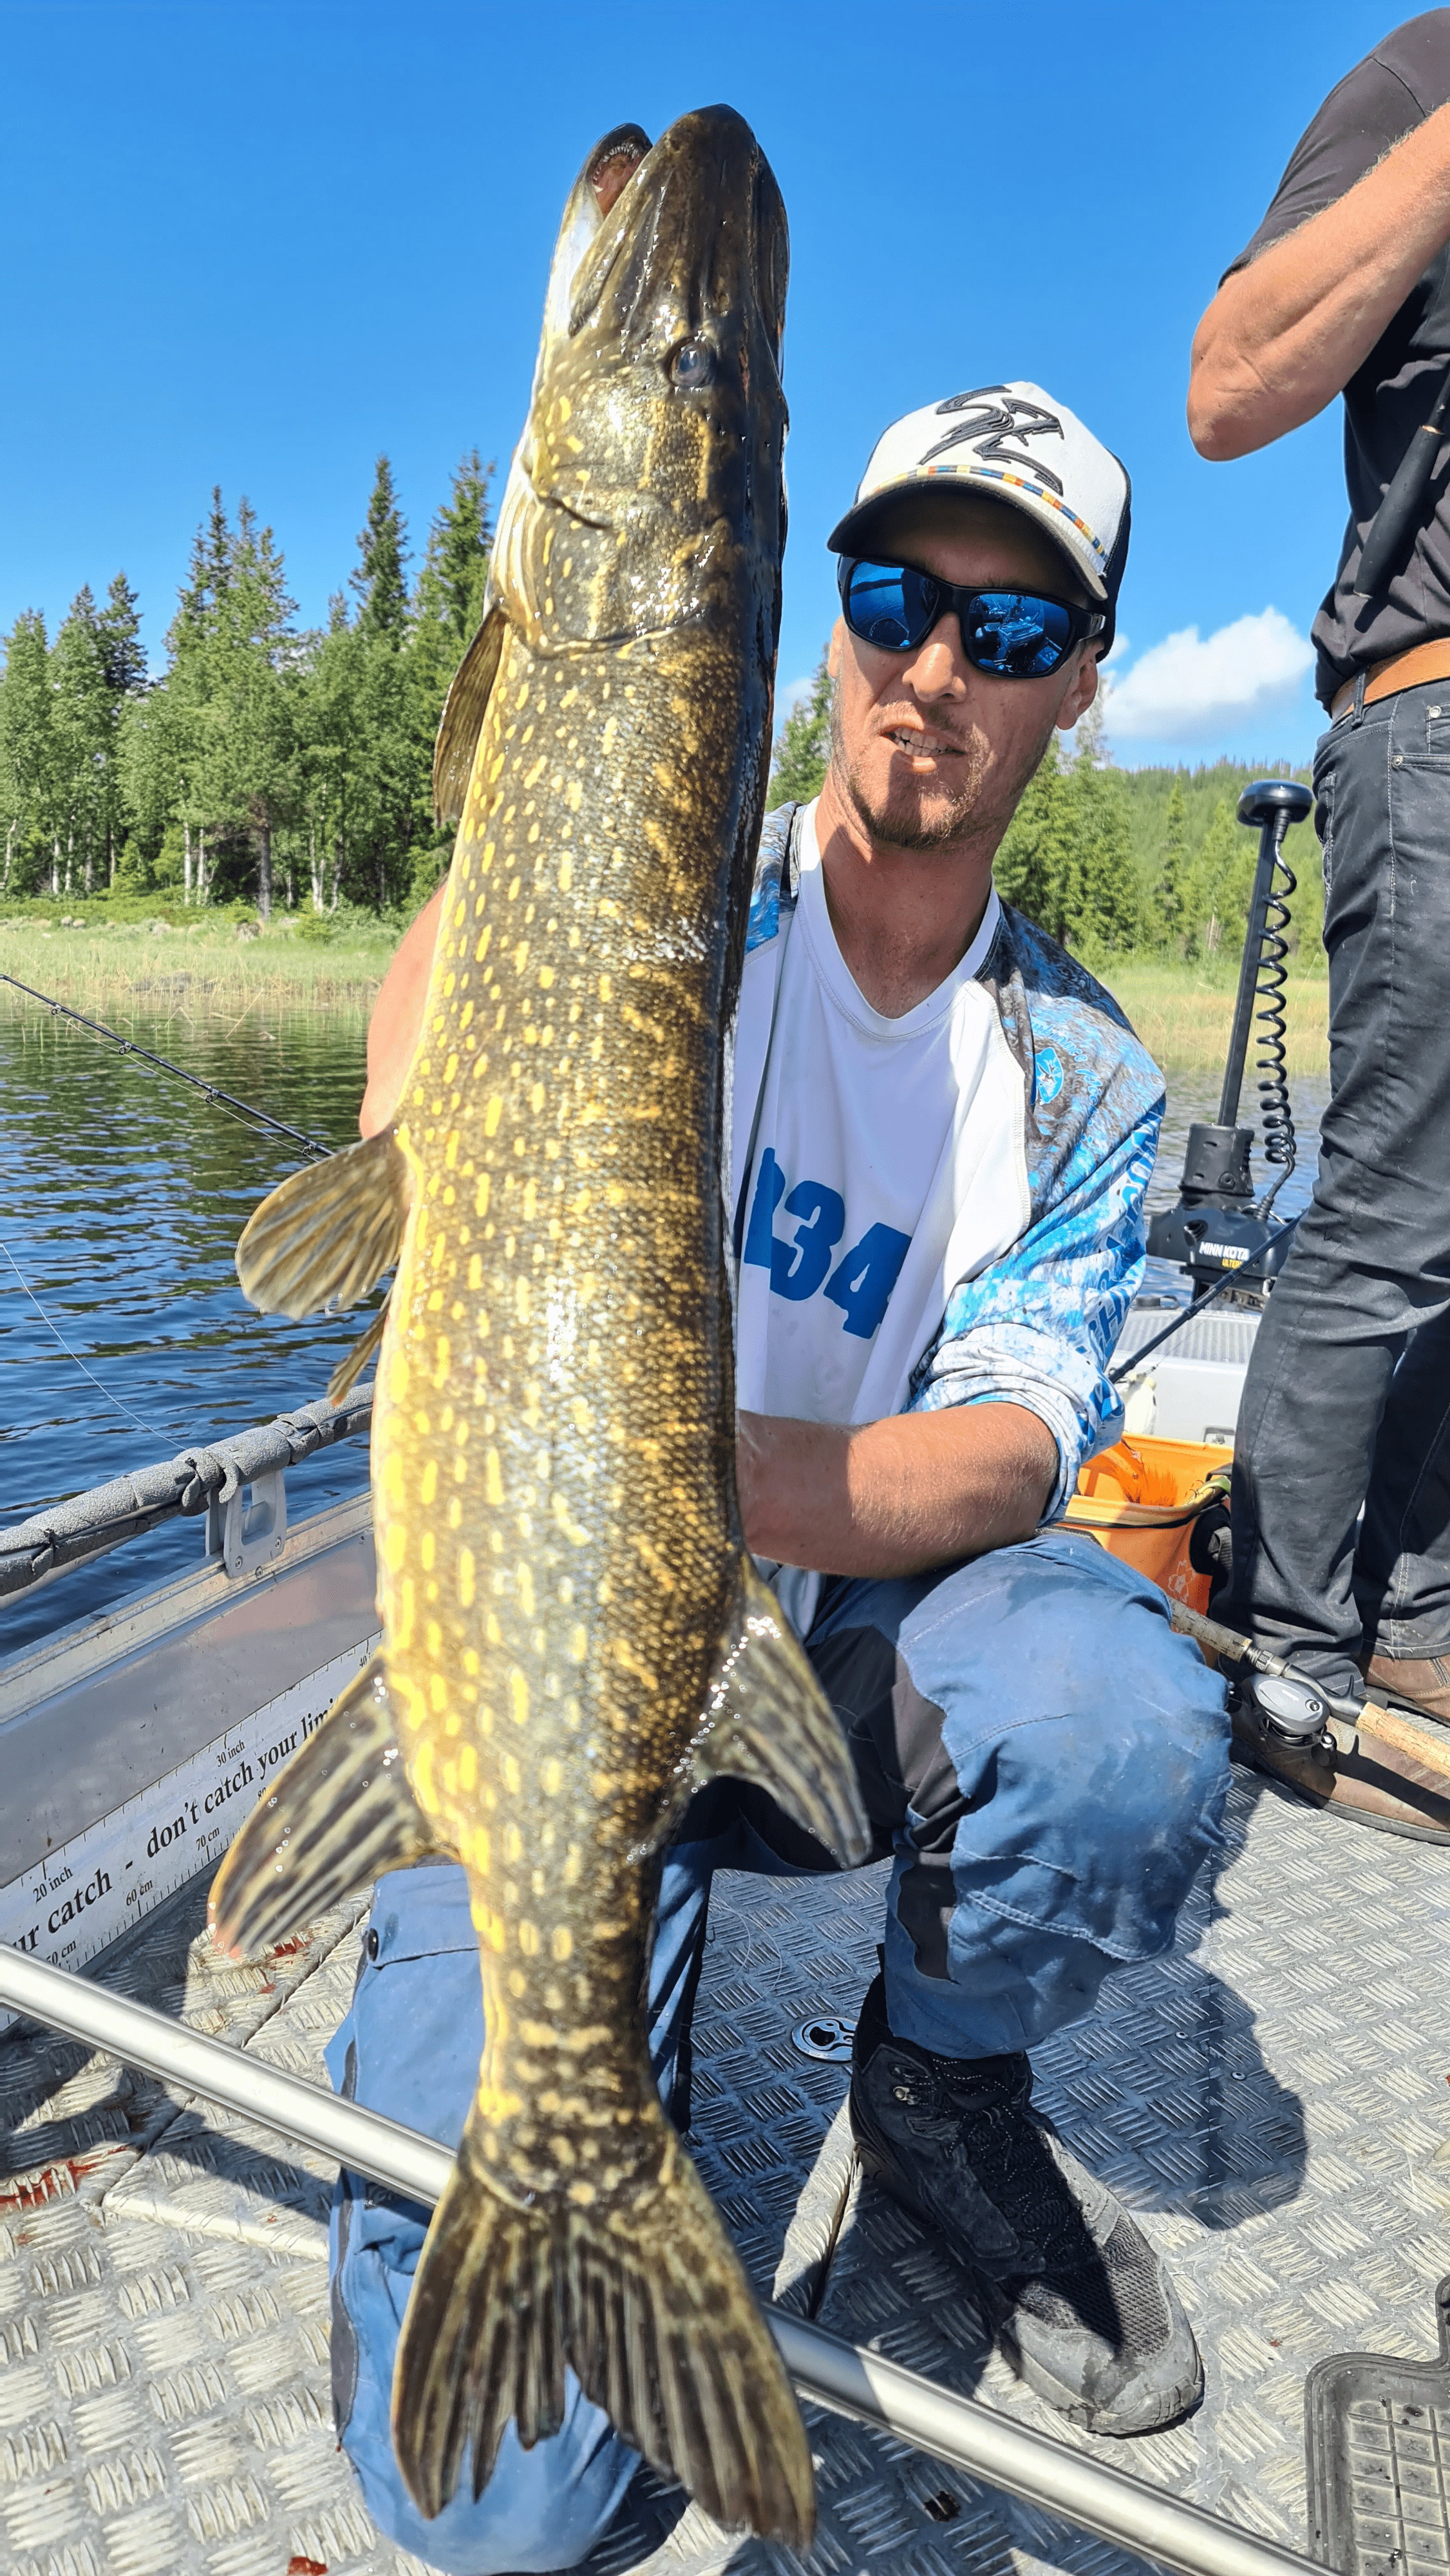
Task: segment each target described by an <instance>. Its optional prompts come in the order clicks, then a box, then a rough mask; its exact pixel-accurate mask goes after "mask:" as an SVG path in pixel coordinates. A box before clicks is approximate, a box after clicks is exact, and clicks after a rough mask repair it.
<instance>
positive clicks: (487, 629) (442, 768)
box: [433, 606, 507, 823]
mask: <svg viewBox="0 0 1450 2576" xmlns="http://www.w3.org/2000/svg"><path fill="white" fill-rule="evenodd" d="M506 624H507V620H506V618H505V616H504V613H503V610H502V609H501V608H499V607H498V606H494V607H492V608H490V609H489V611H488V614H487V616H486V617H485V618H484V621H483V624H482V625H481V626H480V628H479V630H478V633H477V634H476V635H475V637H474V639H473V642H472V643H471V644H470V645H469V648H468V650H467V652H466V653H465V654H464V656H463V659H462V661H461V662H460V663H459V665H458V668H457V670H456V671H455V673H454V675H453V686H452V688H451V689H450V690H449V692H448V695H447V698H446V699H445V701H444V705H443V716H442V720H441V722H440V724H439V727H438V740H437V742H436V743H435V744H434V746H433V819H434V821H435V822H437V823H456V822H457V820H458V818H459V816H460V814H461V813H462V812H463V806H464V800H465V798H466V797H467V794H468V781H469V778H470V776H471V774H472V770H473V755H474V753H475V751H476V750H477V749H478V737H479V735H480V734H481V733H482V731H483V719H484V716H485V714H486V713H487V710H488V701H489V697H490V695H491V694H492V690H493V684H494V680H495V678H496V677H497V674H498V666H499V659H500V656H501V655H502V652H503V637H504V627H505V625H506Z"/></svg>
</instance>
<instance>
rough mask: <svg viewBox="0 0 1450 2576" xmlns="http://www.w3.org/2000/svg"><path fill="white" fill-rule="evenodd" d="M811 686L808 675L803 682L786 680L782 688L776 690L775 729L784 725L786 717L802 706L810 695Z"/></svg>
mask: <svg viewBox="0 0 1450 2576" xmlns="http://www.w3.org/2000/svg"><path fill="white" fill-rule="evenodd" d="M812 686H813V683H812V681H811V679H810V677H809V675H808V676H807V677H806V678H805V679H804V680H787V681H786V683H785V685H784V687H783V688H780V687H778V688H777V689H776V693H775V721H776V725H777V728H779V727H780V726H781V725H783V724H784V722H785V720H786V717H787V716H793V715H794V714H795V711H796V709H797V707H800V706H804V704H805V702H806V699H807V698H808V697H809V696H810V694H811V689H812Z"/></svg>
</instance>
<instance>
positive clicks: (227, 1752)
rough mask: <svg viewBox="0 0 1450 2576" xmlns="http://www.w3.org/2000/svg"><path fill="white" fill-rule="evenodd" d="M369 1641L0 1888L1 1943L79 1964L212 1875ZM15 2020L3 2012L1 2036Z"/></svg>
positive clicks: (369, 1648) (63, 1964)
mask: <svg viewBox="0 0 1450 2576" xmlns="http://www.w3.org/2000/svg"><path fill="white" fill-rule="evenodd" d="M377 1643H378V1640H377V1638H376V1637H370V1638H368V1639H367V1640H366V1641H365V1642H364V1643H363V1644H361V1645H358V1646H351V1647H349V1649H348V1651H347V1653H346V1654H343V1655H334V1657H333V1658H332V1661H331V1662H330V1663H327V1664H323V1665H322V1666H321V1667H320V1669H319V1670H318V1671H317V1672H315V1673H309V1674H308V1675H307V1677H306V1679H305V1680H303V1681H300V1682H294V1683H293V1685H292V1687H291V1689H290V1690H286V1691H283V1693H282V1695H281V1697H280V1698H279V1699H273V1700H269V1701H268V1702H267V1705H266V1707H265V1708H259V1709H257V1710H256V1711H254V1713H253V1715H252V1716H251V1717H246V1718H241V1719H239V1720H238V1722H237V1724H236V1725H235V1726H229V1727H228V1728H227V1731H226V1733H225V1734H224V1735H218V1736H217V1737H216V1738H215V1739H214V1740H213V1742H212V1743H210V1744H207V1745H203V1747H202V1749H201V1751H200V1752H199V1753H191V1754H188V1756H187V1758H186V1760H185V1761H184V1762H180V1763H178V1764H177V1767H176V1769H175V1770H174V1771H168V1772H167V1773H166V1775H165V1777H164V1778H163V1779H160V1780H155V1781H153V1782H152V1784H151V1786H150V1787H149V1788H148V1789H141V1790H138V1792H137V1794H136V1796H135V1797H134V1798H128V1799H127V1801H126V1803H125V1805H124V1806H123V1807H114V1808H113V1809H112V1810H111V1813H110V1814H109V1815H108V1816H102V1817H100V1818H99V1819H98V1820H97V1822H96V1823H95V1824H93V1825H88V1826H87V1827H86V1830H85V1832H84V1833H81V1834H76V1835H74V1836H73V1837H72V1839H71V1840H70V1841H69V1842H66V1843H61V1844H58V1845H57V1846H56V1848H55V1849H54V1850H53V1851H50V1852H47V1853H46V1856H45V1858H44V1860H39V1861H36V1862H34V1863H33V1864H32V1866H31V1867H30V1868H29V1869H27V1870H23V1871H22V1872H21V1874H20V1876H19V1878H12V1879H11V1880H10V1882H9V1884H8V1886H5V1887H0V1941H5V1942H8V1943H9V1944H10V1946H11V1947H12V1949H16V1950H23V1951H25V1952H26V1954H27V1956H28V1957H30V1958H34V1959H48V1960H49V1961H50V1962H51V1964H52V1966H54V1967H58V1968H72V1969H74V1968H81V1967H84V1965H85V1963H86V1961H87V1960H88V1959H93V1958H94V1957H95V1955H96V1953H97V1951H98V1950H104V1949H105V1948H106V1947H107V1946H108V1944H109V1943H110V1942H112V1941H114V1940H116V1939H117V1937H118V1936H119V1935H120V1934H121V1933H122V1932H129V1930H130V1929H131V1926H132V1924H133V1923H140V1922H141V1921H143V1920H144V1918H145V1916H146V1915H148V1914H151V1913H154V1912H155V1909H156V1907H157V1906H158V1905H160V1904H161V1903H162V1902H163V1901H164V1899H165V1898H166V1897H168V1896H171V1895H173V1894H174V1893H175V1891H176V1889H177V1888H178V1887H181V1886H183V1885H184V1883H185V1881H186V1880H187V1879H189V1878H195V1877H196V1875H197V1873H198V1871H200V1870H204V1869H210V1868H211V1867H212V1866H213V1865H214V1864H215V1863H216V1862H217V1861H219V1860H220V1858H221V1856H222V1853H223V1852H224V1851H225V1850H226V1848H227V1846H228V1844H229V1843H230V1842H231V1841H232V1840H233V1838H234V1836H236V1835H237V1834H238V1833H240V1831H241V1829H242V1826H243V1825H244V1824H245V1823H246V1820H247V1818H248V1816H249V1815H250V1814H251V1811H252V1809H253V1807H254V1806H255V1805H256V1803H257V1800H258V1799H259V1798H263V1797H266V1796H267V1795H268V1794H269V1792H270V1790H271V1787H272V1783H273V1782H274V1780H275V1779H276V1777H277V1774H278V1772H279V1771H280V1770H281V1769H282V1766H283V1764H284V1763H285V1762H286V1761H288V1760H289V1758H290V1757H291V1755H292V1754H294V1753H295V1752H296V1750H297V1748H298V1746H299V1744H302V1743H304V1742H305V1740H306V1738H307V1737H308V1736H309V1735H311V1734H313V1733H314V1732H315V1730H316V1729H317V1728H318V1727H319V1726H320V1725H321V1724H322V1721H323V1719H324V1717H325V1716H326V1715H327V1712H328V1710H329V1709H330V1707H331V1706H332V1703H333V1701H334V1700H335V1699H336V1697H337V1694H338V1692H339V1691H340V1690H342V1689H343V1687H344V1685H345V1684H346V1683H347V1682H349V1681H351V1679H352V1676H353V1674H354V1673H355V1672H357V1671H358V1670H359V1668H360V1667H361V1666H362V1665H363V1664H365V1663H366V1662H367V1660H368V1657H369V1655H370V1654H371V1653H372V1652H373V1649H374V1647H375V1646H376V1645H377ZM14 2018H15V2017H14V2015H13V2014H7V2013H3V2012H0V2030H5V2029H7V2028H8V2027H9V2025H10V2023H11V2022H12V2021H13V2019H14Z"/></svg>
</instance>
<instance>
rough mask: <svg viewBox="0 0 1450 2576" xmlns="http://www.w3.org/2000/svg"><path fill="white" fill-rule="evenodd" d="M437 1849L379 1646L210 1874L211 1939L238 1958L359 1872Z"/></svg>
mask: <svg viewBox="0 0 1450 2576" xmlns="http://www.w3.org/2000/svg"><path fill="white" fill-rule="evenodd" d="M438 1850H439V1844H438V1837H437V1834H436V1832H435V1830H434V1828H433V1827H432V1826H431V1825H430V1824H429V1823H428V1821H427V1819H426V1817H425V1816H424V1815H423V1813H422V1810H421V1808H420V1807H419V1806H418V1803H417V1801H416V1799H415V1798H414V1796H413V1792H412V1790H411V1789H410V1788H409V1786H408V1783H407V1779H406V1777H405V1776H404V1772H403V1757H402V1755H401V1753H400V1752H399V1750H398V1736H397V1729H396V1727H395V1725H394V1722H393V1711H392V1705H391V1702H390V1700H389V1696H388V1682H387V1675H386V1672H385V1671H384V1668H383V1658H382V1655H381V1653H379V1654H376V1655H374V1656H373V1658H372V1661H371V1662H370V1663H367V1664H364V1666H363V1668H362V1671H361V1672H360V1673H358V1674H356V1675H355V1676H354V1678H353V1679H352V1680H351V1681H350V1682H349V1683H348V1685H347V1688H346V1690H344V1691H342V1692H341V1693H340V1694H339V1696H338V1697H337V1699H335V1700H334V1702H333V1704H332V1706H331V1708H330V1709H329V1710H328V1712H327V1715H326V1717H325V1718H324V1719H323V1721H322V1724H321V1725H320V1726H319V1727H318V1728H317V1729H316V1731H315V1733H313V1734H312V1735H309V1736H308V1738H307V1741H306V1743H305V1744H304V1745H302V1746H301V1748H300V1749H299V1751H298V1752H296V1753H294V1754H293V1756H292V1759H291V1761H290V1762H289V1763H288V1764H287V1766H286V1768H285V1770H283V1771H281V1772H279V1774H278V1777H277V1785H276V1787H275V1789H273V1791H272V1793H271V1795H270V1797H265V1798H263V1799H261V1800H260V1801H259V1803H258V1805H257V1806H255V1807H254V1808H253V1810H252V1812H251V1814H250V1816H249V1817H248V1818H247V1821H246V1823H245V1824H244V1825H243V1827H242V1830H241V1832H240V1833H239V1834H238V1836H237V1838H236V1841H235V1842H234V1843H233V1845H232V1847H231V1850H230V1851H229V1852H228V1853H227V1856H226V1859H225V1860H224V1861H223V1862H222V1865H221V1868H220V1869H219V1870H218V1872H217V1875H216V1878H215V1881H214V1882H213V1886H212V1891H211V1901H210V1903H209V1904H208V1906H207V1920H208V1922H209V1923H210V1925H211V1931H212V1938H213V1940H214V1941H216V1942H217V1943H218V1945H219V1946H220V1947H221V1948H222V1949H223V1950H226V1951H228V1952H230V1954H231V1956H232V1957H233V1958H237V1959H240V1958H246V1957H249V1956H250V1955H251V1954H252V1953H254V1952H255V1951H258V1950H268V1949H271V1948H272V1947H273V1946H274V1945H275V1944H276V1943H277V1942H278V1941H281V1940H285V1939H286V1937H287V1935H288V1933H289V1932H294V1931H295V1930H296V1929H297V1926H298V1925H299V1924H300V1923H310V1922H312V1921H313V1920H314V1919H315V1918H316V1916H317V1915H319V1914H325V1913H326V1911H327V1909H328V1907H329V1906H330V1905H335V1904H336V1903H337V1901H338V1899H339V1897H341V1896H345V1895H346V1894H347V1891H348V1889H349V1888H350V1887H356V1886H357V1885H358V1884H359V1882H360V1881H361V1880H363V1879H369V1878H376V1877H377V1876H378V1874H379V1872H380V1871H382V1870H385V1869H403V1868H406V1867H407V1865H408V1863H409V1862H410V1861H415V1860H423V1859H425V1858H426V1857H427V1856H428V1854H429V1853H437V1852H438ZM446 1857H448V1858H449V1859H451V1858H452V1857H453V1855H452V1853H451V1852H450V1853H448V1854H447V1855H446Z"/></svg>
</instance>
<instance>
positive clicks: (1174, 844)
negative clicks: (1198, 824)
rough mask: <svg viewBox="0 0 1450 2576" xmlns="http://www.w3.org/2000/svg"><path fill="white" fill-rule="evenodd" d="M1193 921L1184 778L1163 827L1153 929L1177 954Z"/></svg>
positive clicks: (1178, 780)
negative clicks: (1191, 920) (1185, 932)
mask: <svg viewBox="0 0 1450 2576" xmlns="http://www.w3.org/2000/svg"><path fill="white" fill-rule="evenodd" d="M1190 919H1191V908H1190V887H1189V874H1188V809H1187V806H1186V805H1185V803H1184V798H1183V780H1182V777H1181V776H1179V777H1175V779H1174V781H1173V792H1172V794H1171V795H1170V797H1169V799H1168V812H1167V815H1166V817H1165V818H1164V824H1163V854H1162V859H1161V862H1160V865H1159V870H1158V882H1157V884H1156V885H1155V887H1154V889H1153V926H1154V929H1155V931H1156V933H1157V937H1158V941H1159V944H1160V946H1161V947H1164V948H1169V949H1172V950H1174V951H1175V952H1176V951H1177V949H1178V947H1179V944H1180V942H1181V940H1182V937H1183V934H1184V931H1185V930H1186V929H1187V928H1188V927H1189V922H1190Z"/></svg>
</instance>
